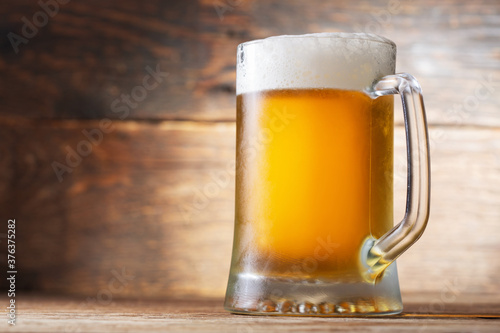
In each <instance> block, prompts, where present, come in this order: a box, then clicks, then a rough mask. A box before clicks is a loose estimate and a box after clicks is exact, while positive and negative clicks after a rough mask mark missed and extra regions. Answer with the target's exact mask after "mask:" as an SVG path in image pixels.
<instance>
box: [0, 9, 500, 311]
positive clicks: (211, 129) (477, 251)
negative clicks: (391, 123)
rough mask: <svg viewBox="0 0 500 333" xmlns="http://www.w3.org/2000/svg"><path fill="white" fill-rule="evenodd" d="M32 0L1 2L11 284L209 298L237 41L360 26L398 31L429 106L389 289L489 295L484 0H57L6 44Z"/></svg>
mask: <svg viewBox="0 0 500 333" xmlns="http://www.w3.org/2000/svg"><path fill="white" fill-rule="evenodd" d="M41 10H42V9H41V7H40V6H39V5H38V4H37V2H35V1H27V0H19V1H15V2H13V1H11V2H8V3H7V2H6V3H2V4H1V5H0V14H1V17H2V20H1V22H0V36H1V38H2V39H1V40H2V42H1V43H0V50H1V56H0V77H1V78H2V80H0V128H1V129H0V207H1V216H0V218H1V221H4V222H2V224H1V225H2V227H1V228H2V229H1V230H0V232H2V233H4V232H5V230H6V220H7V218H15V219H16V222H17V236H18V238H17V243H18V245H17V260H18V265H19V273H20V274H19V279H18V287H19V288H21V289H23V290H26V291H41V292H46V293H51V294H58V293H59V294H73V295H77V296H78V297H82V299H85V298H86V297H93V298H97V299H101V300H104V299H105V295H108V296H109V295H110V291H109V290H110V289H109V288H110V287H109V283H110V281H111V280H112V279H113V278H115V277H116V276H117V275H120V276H122V278H123V276H126V277H127V279H126V280H125V281H126V285H125V287H124V288H123V289H121V290H120V292H114V293H111V294H112V297H113V298H123V297H132V298H165V297H199V296H206V297H221V296H222V295H223V294H224V289H225V284H226V281H227V274H228V269H229V260H230V251H231V242H232V223H233V220H232V219H233V209H234V202H233V192H234V177H233V162H234V148H235V147H234V146H235V123H234V121H235V96H234V93H235V82H234V80H235V68H234V66H235V53H236V46H237V44H239V43H241V42H244V41H247V40H251V39H256V38H262V37H267V36H270V35H279V34H299V33H308V32H322V31H348V32H350V31H362V32H375V33H379V34H382V35H384V36H386V37H388V38H390V39H392V40H393V41H395V42H396V43H397V44H398V63H397V68H398V71H406V72H409V73H412V74H413V75H415V76H416V77H417V78H418V79H419V81H420V83H421V85H422V87H423V89H424V96H425V102H426V106H427V111H428V120H429V124H430V136H431V144H432V164H433V169H432V182H433V183H432V204H431V218H430V221H429V226H428V230H427V231H426V233H425V234H424V236H423V237H422V238H421V239H420V241H419V242H418V243H417V244H416V245H415V246H414V247H413V248H412V249H411V250H409V251H408V253H406V254H405V255H404V256H403V257H401V259H399V260H398V266H399V273H400V281H401V288H402V291H403V295H405V294H410V293H412V292H420V291H425V292H426V295H428V296H429V299H428V300H429V303H428V304H429V306H435V307H436V306H438V307H447V306H450V303H453V302H455V301H456V300H457V299H458V300H460V299H462V298H463V299H468V298H467V297H470V295H471V294H473V295H475V296H476V300H477V301H478V302H481V299H486V298H488V299H490V298H491V297H493V298H495V297H498V298H499V299H500V279H498V276H499V274H500V244H499V239H500V43H499V41H500V3H499V2H498V1H496V0H490V1H487V0H481V1H474V2H471V1H465V0H457V1H440V2H437V1H430V0H424V1H411V0H408V1H407V0H399V1H398V0H392V1H382V0H376V1H347V0H345V1H335V2H332V1H320V0H313V1H307V2H306V1H286V2H285V1H276V0H272V1H263V0H262V1H251V0H238V1H237V0H235V1H229V0H215V1H212V0H199V1H196V0H184V1H159V0H156V1H147V2H146V1H133V0H124V1H105V2H103V1H97V0H88V1H85V2H82V1H70V2H68V3H67V4H60V5H59V10H58V13H57V14H56V15H54V17H50V18H49V19H48V23H47V24H46V25H45V26H43V27H40V28H38V30H39V31H38V33H36V35H35V36H34V37H32V38H29V39H28V41H27V43H26V44H20V45H19V50H18V53H16V52H14V50H13V47H12V45H11V42H10V41H9V39H8V37H7V36H8V34H9V33H11V32H12V33H16V34H18V35H21V34H22V30H23V24H25V23H23V22H24V21H23V17H26V19H27V20H29V21H31V22H32V20H33V15H34V14H36V13H37V12H39V11H41ZM147 68H149V69H150V70H156V69H159V70H160V71H162V72H165V73H168V74H165V76H164V77H162V82H160V83H159V84H158V86H157V87H156V88H155V89H153V90H151V91H148V92H147V96H145V97H144V99H143V100H141V101H138V102H137V103H136V104H137V105H135V103H133V105H134V106H127V107H126V105H127V104H126V103H125V102H124V101H120V98H121V95H122V94H128V95H130V94H131V93H132V92H133V91H134V89H136V87H137V86H141V85H142V84H143V79H144V77H145V76H146V75H147V74H148V69H147ZM136 91H138V90H137V89H136ZM115 101H118V102H115ZM114 103H119V104H114ZM396 104H398V103H396ZM113 105H114V106H115V107H113ZM117 105H118V106H120V107H122V108H121V109H120V110H121V111H117V108H116V106H117ZM396 113H397V115H398V116H397V117H396V120H395V121H396V123H397V126H396V132H395V137H396V158H395V186H396V193H397V194H398V195H397V196H396V197H397V200H396V208H395V209H396V216H402V213H403V209H404V207H403V203H404V195H405V193H404V188H405V180H404V176H405V162H404V161H405V159H404V132H403V131H404V129H403V128H402V126H401V124H402V117H401V116H400V113H401V112H400V108H398V109H397V111H396ZM103 119H104V120H105V121H106V119H109V120H108V121H107V123H104V124H105V125H109V126H111V127H106V126H104V127H103V122H102V121H103ZM104 129H106V130H107V132H106V133H105V132H104ZM84 130H87V131H92V130H99V131H100V132H101V133H102V138H101V137H100V136H95V137H94V138H95V139H96V140H98V141H97V142H98V144H94V145H92V152H90V153H89V154H88V156H85V157H83V158H82V159H81V161H73V162H74V167H72V168H71V171H72V172H71V173H69V172H68V173H64V174H63V176H62V182H59V180H58V178H57V177H56V175H55V173H54V170H53V169H52V166H51V164H52V163H53V162H54V161H57V162H60V163H65V159H66V154H67V152H68V149H77V148H78V147H79V145H80V146H81V147H83V146H82V145H84V144H82V143H81V142H82V141H84V140H87V139H86V137H85V135H84V134H83V133H82V131H84ZM93 133H96V132H95V131H94V132H93ZM99 138H100V139H99ZM84 148H85V147H83V148H82V149H84ZM204 193H205V194H204ZM207 193H208V194H207ZM1 240H3V238H0V241H1ZM1 244H2V245H1V248H0V262H1V263H2V267H3V266H4V264H6V255H4V254H5V248H6V246H4V244H5V243H4V242H2V243H1ZM0 281H1V282H0V286H5V279H2V280H0ZM450 291H451V292H452V293H453V295H454V296H455V297H454V298H450V297H447V296H449V295H448V293H449V292H450Z"/></svg>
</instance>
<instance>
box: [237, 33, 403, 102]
mask: <svg viewBox="0 0 500 333" xmlns="http://www.w3.org/2000/svg"><path fill="white" fill-rule="evenodd" d="M237 59H238V61H237V71H236V72H237V75H236V76H237V79H236V93H237V94H243V93H248V92H253V91H261V90H273V89H304V88H336V89H346V90H363V89H365V88H367V87H369V86H370V85H371V84H372V82H373V81H374V80H375V79H377V78H380V77H382V76H384V75H389V74H394V70H395V65H396V44H394V42H392V41H390V40H389V39H387V38H384V37H381V36H377V35H374V34H364V33H319V34H308V35H297V36H291V35H290V36H276V37H269V38H266V39H259V40H254V41H250V42H246V43H243V44H240V45H239V46H238V54H237Z"/></svg>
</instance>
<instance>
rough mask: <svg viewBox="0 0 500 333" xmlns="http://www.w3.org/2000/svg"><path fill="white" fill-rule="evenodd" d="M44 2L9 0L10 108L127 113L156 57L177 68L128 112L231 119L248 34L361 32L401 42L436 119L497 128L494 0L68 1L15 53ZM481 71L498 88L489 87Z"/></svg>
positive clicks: (5, 46)
mask: <svg viewBox="0 0 500 333" xmlns="http://www.w3.org/2000/svg"><path fill="white" fill-rule="evenodd" d="M219 5H221V7H220V8H219ZM216 8H217V9H216ZM38 11H40V7H39V5H38V4H37V2H33V1H28V0H19V1H15V2H10V3H9V4H8V5H7V4H3V5H0V14H1V16H2V17H4V18H5V19H4V20H2V23H1V24H0V32H1V34H0V35H1V36H2V43H1V45H2V52H1V56H0V75H1V76H2V77H3V78H6V79H5V80H2V81H1V82H0V99H1V101H2V108H1V109H0V113H1V114H3V115H8V116H12V117H14V116H25V117H31V118H58V119H61V118H63V119H72V118H78V119H81V118H83V119H93V118H102V117H110V118H120V117H122V116H123V113H122V112H114V111H116V107H115V108H113V107H112V104H113V102H114V101H116V100H117V99H118V102H119V103H120V104H119V105H120V106H121V107H125V104H124V102H123V101H122V102H120V99H121V95H122V94H125V95H130V94H131V93H132V91H133V89H134V88H135V87H136V86H140V85H142V82H143V79H144V77H145V76H146V75H147V74H148V73H147V71H146V67H148V66H149V67H150V68H156V66H159V68H160V69H161V70H162V71H165V72H168V74H169V75H168V77H166V78H165V80H164V81H163V82H162V83H161V84H160V85H159V86H158V87H157V88H156V89H154V90H152V91H149V92H148V94H147V96H146V97H145V98H144V100H142V101H140V102H138V103H137V106H135V107H133V108H132V107H128V109H129V112H128V114H127V116H126V118H127V119H170V120H172V119H184V120H186V119H188V120H234V119H235V112H234V105H235V99H234V92H235V83H234V80H235V53H236V46H237V45H238V44H239V43H241V42H244V41H248V40H252V39H257V38H263V37H267V36H271V35H281V34H301V33H309V32H322V31H347V32H352V31H358V32H372V33H379V34H382V35H385V36H387V37H389V38H390V39H392V40H394V41H395V42H396V43H397V44H398V46H399V56H398V64H397V68H398V71H406V72H409V73H412V74H413V75H414V76H416V77H417V78H418V79H419V81H420V83H421V85H422V87H423V89H424V92H425V99H426V103H427V107H428V110H429V114H428V118H429V121H430V122H431V123H434V124H452V125H467V124H476V125H485V126H492V125H495V126H500V115H499V111H498V110H499V109H500V97H499V96H500V94H498V91H500V49H499V47H498V36H500V19H499V17H500V4H499V3H498V2H497V1H495V0H482V1H474V3H473V4H471V3H470V1H466V0H459V1H453V2H449V1H447V2H439V3H436V2H435V1H432V0H425V1H412V0H399V1H398V0H395V1H387V0H376V1H370V2H366V1H360V2H353V1H335V2H331V1H329V2H325V1H321V0H312V1H307V2H303V1H287V2H286V3H284V2H282V1H278V0H272V1H264V0H260V1H252V0H241V1H229V0H203V1H201V0H199V1H196V0H190V1H180V0H176V1H161V0H154V1H153V0H152V1H148V2H147V4H143V3H140V2H137V1H134V0H124V1H119V2H118V1H106V2H102V1H98V0H89V1H85V3H81V2H79V1H71V2H69V3H68V4H66V5H61V6H60V11H59V13H58V14H57V15H55V16H54V17H53V18H51V19H50V20H49V23H48V24H47V25H46V26H45V27H42V28H40V29H39V30H40V31H39V32H38V34H37V35H36V36H35V37H33V38H31V39H29V42H28V43H27V44H26V45H24V44H22V45H20V46H19V53H18V54H16V53H14V51H13V48H12V46H11V44H10V42H9V40H8V39H7V38H6V36H7V34H8V33H9V32H14V33H17V34H21V32H22V27H23V21H22V17H27V18H28V19H30V20H31V19H32V16H33V14H35V13H36V12H38ZM484 79H486V80H490V81H491V83H490V84H489V85H488V88H490V90H488V91H486V90H485V91H484V92H482V91H481V89H483V88H482V87H483V86H484V85H483V81H484ZM478 89H479V91H480V95H477V91H478ZM478 96H479V97H480V98H478ZM20 107H21V109H20Z"/></svg>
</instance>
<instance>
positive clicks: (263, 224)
mask: <svg viewBox="0 0 500 333" xmlns="http://www.w3.org/2000/svg"><path fill="white" fill-rule="evenodd" d="M395 62H396V45H395V44H394V43H393V42H392V41H390V40H388V39H386V38H383V37H380V36H377V35H373V34H357V33H356V34H348V33H328V34H310V35H300V36H278V37H270V38H267V39H263V40H255V41H250V42H247V43H243V44H241V45H239V46H238V52H237V82H236V86H237V88H236V92H237V134H236V135H237V148H236V149H237V151H236V212H235V230H234V244H233V253H232V261H231V269H230V276H229V282H228V286H227V292H226V299H225V309H226V310H228V311H230V312H234V313H243V314H245V313H246V314H266V315H294V316H297V315H309V316H311V315H315V316H325V315H326V316H332V315H369V314H371V315H382V314H396V313H399V312H401V311H402V308H403V306H402V301H401V294H400V290H399V282H398V277H397V269H396V262H395V260H396V258H397V257H398V256H399V255H401V253H403V252H404V251H405V250H406V249H408V248H409V247H410V246H411V245H412V244H413V243H414V242H415V241H416V240H417V239H418V238H419V237H420V235H421V234H422V232H423V230H424V229H425V226H426V224H427V220H428V217H429V190H430V179H429V171H430V162H429V153H428V151H429V149H428V134H427V124H426V117H425V110H424V104H423V99H422V94H421V89H420V86H419V84H418V83H417V81H416V80H415V78H414V77H413V76H411V75H409V74H394V73H395ZM394 94H400V95H401V100H402V103H403V112H404V119H405V128H406V143H407V160H408V175H407V177H408V186H407V198H406V199H407V200H406V214H405V216H404V218H403V220H402V221H401V222H400V223H399V224H397V225H396V226H394V227H393V150H394V149H393V146H394V144H393V136H394V135H393V129H394V118H393V106H394V105H393V100H394V98H393V96H392V95H394Z"/></svg>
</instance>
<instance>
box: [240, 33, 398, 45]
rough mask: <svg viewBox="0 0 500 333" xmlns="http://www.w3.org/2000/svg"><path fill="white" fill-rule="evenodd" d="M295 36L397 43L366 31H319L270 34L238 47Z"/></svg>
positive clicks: (293, 37) (388, 43)
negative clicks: (299, 33) (295, 33)
mask: <svg viewBox="0 0 500 333" xmlns="http://www.w3.org/2000/svg"><path fill="white" fill-rule="evenodd" d="M295 38H297V39H298V38H304V39H306V38H307V39H308V38H330V39H346V40H347V39H351V40H356V39H357V40H365V41H370V42H376V43H381V44H387V45H390V46H392V47H396V43H394V42H393V41H392V40H390V39H388V38H386V37H384V36H380V35H377V34H371V33H364V32H319V33H310V34H302V35H278V36H269V37H266V38H260V39H254V40H250V41H247V42H243V43H241V44H239V45H238V48H243V47H245V46H249V45H253V44H260V43H263V42H264V41H266V40H272V39H295Z"/></svg>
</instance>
